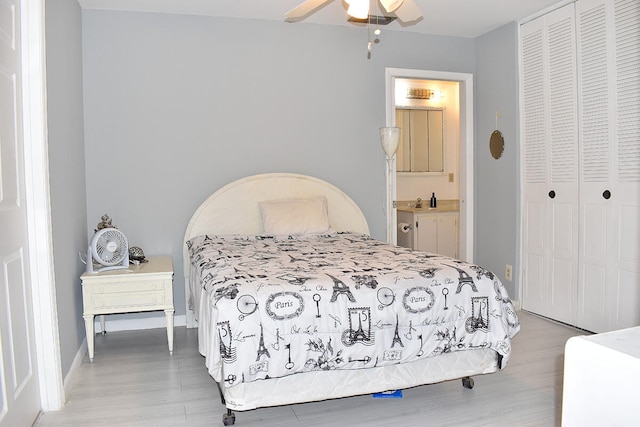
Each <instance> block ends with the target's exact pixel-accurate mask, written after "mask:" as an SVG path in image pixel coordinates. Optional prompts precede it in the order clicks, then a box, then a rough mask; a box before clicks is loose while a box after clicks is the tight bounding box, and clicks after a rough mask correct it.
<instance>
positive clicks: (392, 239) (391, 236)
mask: <svg viewBox="0 0 640 427" xmlns="http://www.w3.org/2000/svg"><path fill="white" fill-rule="evenodd" d="M399 142H400V128H398V127H381V128H380V143H381V144H382V149H383V150H384V153H385V157H386V159H385V160H386V163H387V164H386V166H387V167H386V169H387V212H386V218H387V242H389V243H392V244H394V245H395V244H396V238H397V237H396V236H397V235H396V207H395V205H394V204H395V200H393V190H394V188H395V176H396V174H395V161H396V158H395V155H396V151H397V150H398V143H399Z"/></svg>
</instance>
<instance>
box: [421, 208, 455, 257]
mask: <svg viewBox="0 0 640 427" xmlns="http://www.w3.org/2000/svg"><path fill="white" fill-rule="evenodd" d="M416 224H417V239H416V241H417V242H416V243H417V247H416V249H418V250H420V251H427V252H433V253H437V254H440V255H445V256H449V257H452V258H457V257H458V213H457V212H451V213H439V214H423V215H417V218H416Z"/></svg>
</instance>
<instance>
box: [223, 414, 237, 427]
mask: <svg viewBox="0 0 640 427" xmlns="http://www.w3.org/2000/svg"><path fill="white" fill-rule="evenodd" d="M235 423H236V414H234V413H233V412H231V411H228V412H227V413H226V414H222V424H224V425H225V426H232V425H234V424H235Z"/></svg>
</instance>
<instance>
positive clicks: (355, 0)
mask: <svg viewBox="0 0 640 427" xmlns="http://www.w3.org/2000/svg"><path fill="white" fill-rule="evenodd" d="M347 4H348V5H349V9H347V14H348V15H349V16H353V17H354V18H358V19H366V18H367V16H369V0H349V1H347Z"/></svg>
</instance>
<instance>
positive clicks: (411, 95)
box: [407, 87, 435, 99]
mask: <svg viewBox="0 0 640 427" xmlns="http://www.w3.org/2000/svg"><path fill="white" fill-rule="evenodd" d="M434 95H435V92H434V91H433V90H432V89H421V88H413V87H410V88H408V89H407V99H431V98H433V97H434Z"/></svg>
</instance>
